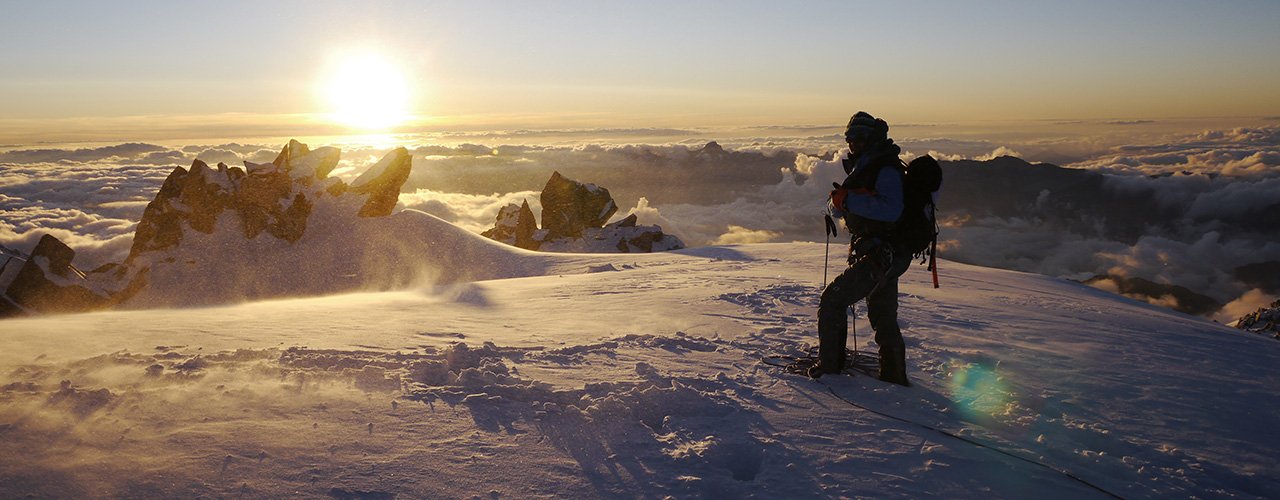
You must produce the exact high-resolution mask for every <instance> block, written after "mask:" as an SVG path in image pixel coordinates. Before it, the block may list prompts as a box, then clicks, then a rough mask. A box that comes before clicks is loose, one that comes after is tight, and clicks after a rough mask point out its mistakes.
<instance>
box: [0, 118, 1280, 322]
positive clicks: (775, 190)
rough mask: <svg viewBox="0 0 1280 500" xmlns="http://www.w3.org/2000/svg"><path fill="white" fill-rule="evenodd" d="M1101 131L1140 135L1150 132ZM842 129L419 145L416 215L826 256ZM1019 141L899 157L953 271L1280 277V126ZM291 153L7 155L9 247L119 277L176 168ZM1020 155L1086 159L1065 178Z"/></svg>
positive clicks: (1242, 298)
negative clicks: (591, 203) (613, 206)
mask: <svg viewBox="0 0 1280 500" xmlns="http://www.w3.org/2000/svg"><path fill="white" fill-rule="evenodd" d="M1088 126H1089V127H1094V128H1097V127H1104V128H1105V127H1110V129H1107V130H1125V131H1127V130H1136V129H1138V128H1141V127H1145V126H1148V124H1142V123H1136V124H1124V123H1110V124H1088ZM826 130H827V129H826V128H824V127H813V128H803V127H789V128H787V130H786V131H787V132H788V133H791V134H793V135H779V136H776V137H772V136H769V134H770V133H774V132H778V130H776V129H766V128H761V129H759V130H752V131H748V132H750V134H746V135H739V136H736V137H733V138H729V139H726V140H724V141H722V142H721V143H720V144H707V142H705V141H704V140H703V139H700V138H694V139H690V138H688V137H684V138H683V139H681V138H680V137H681V134H684V133H687V132H692V131H683V130H658V129H644V130H640V131H616V130H615V131H613V132H609V131H592V132H588V131H576V132H575V131H568V132H575V134H577V135H579V136H582V137H589V138H593V137H597V136H600V135H610V134H613V135H612V137H614V138H619V137H639V136H646V134H648V135H669V136H671V137H672V139H673V140H674V142H668V143H664V144H647V145H645V144H618V143H600V144H586V143H575V144H570V145H534V144H512V143H510V141H514V140H520V139H521V138H524V139H529V140H530V141H536V140H541V139H545V138H546V137H549V136H547V135H546V134H544V133H534V132H527V133H523V134H522V133H519V131H516V132H507V133H500V134H497V135H493V134H489V135H482V136H468V137H466V138H467V139H475V140H476V142H480V141H483V140H488V139H493V140H495V141H498V142H496V144H498V145H496V146H489V145H485V144H477V143H471V142H463V143H455V144H454V145H442V144H420V145H416V146H413V147H412V148H411V150H412V152H413V154H414V172H413V176H412V177H411V178H410V180H409V181H408V182H407V183H406V187H405V192H404V193H403V194H402V196H401V205H402V206H403V207H411V208H416V209H420V210H423V211H426V212H428V213H431V214H434V215H437V216H439V217H441V218H443V219H445V220H448V221H450V222H453V223H455V224H457V225H459V226H461V227H463V228H466V229H468V230H471V231H477V232H478V231H483V230H484V229H487V228H489V227H491V225H492V224H493V220H494V216H495V215H496V213H497V211H498V209H499V208H500V207H502V206H503V205H506V204H508V203H516V204H519V203H521V202H522V201H524V200H527V201H529V203H530V204H531V205H532V207H533V209H534V213H535V214H536V213H539V212H540V207H539V200H538V192H539V191H541V189H542V186H543V184H544V183H545V182H546V180H547V178H549V177H550V175H551V172H553V171H560V172H561V173H562V174H564V175H566V176H568V177H570V178H574V179H577V180H580V181H584V182H592V183H596V184H599V185H602V186H604V187H606V188H609V189H610V191H611V193H612V194H613V196H614V197H615V199H617V200H618V202H619V205H620V206H622V207H624V208H623V209H622V210H620V211H619V213H618V215H617V216H616V217H619V218H620V217H623V216H626V215H628V214H631V213H634V214H636V215H637V216H638V218H639V219H640V222H641V223H643V224H659V225H661V226H662V227H663V228H664V229H665V230H666V231H667V232H669V233H673V234H676V235H678V236H680V237H681V238H682V239H683V240H684V241H685V242H686V243H688V244H690V245H706V244H732V243H752V242H769V241H793V240H808V241H813V240H818V241H821V240H822V239H823V228H822V222H821V216H822V213H823V205H824V199H825V197H826V194H827V191H828V190H829V186H830V183H831V182H832V181H835V180H839V179H841V178H842V177H843V175H844V174H843V171H842V169H841V167H840V163H839V154H837V153H836V150H835V149H834V146H835V145H838V144H839V140H838V137H837V136H836V135H835V134H827V133H824V132H826ZM908 130H911V131H914V132H922V131H928V130H931V129H929V128H927V127H920V128H914V129H908ZM568 132H566V131H558V132H556V133H557V134H559V135H558V136H557V137H559V136H566V134H567V133H568ZM568 135H569V136H572V135H574V134H568ZM1008 137H1011V138H1012V139H1010V140H1000V141H995V140H985V139H966V138H947V137H932V138H930V137H907V138H904V139H903V140H901V141H900V142H901V143H902V144H903V145H904V148H905V149H906V150H907V151H908V152H907V153H904V156H908V157H909V156H914V155H917V154H922V153H925V152H932V153H933V154H935V156H937V157H939V158H942V159H945V160H950V162H949V163H946V168H947V169H948V170H947V171H948V178H947V184H946V185H944V192H943V196H942V200H941V208H942V214H943V215H944V217H945V219H944V222H945V223H946V227H945V230H944V233H943V240H944V241H943V256H944V257H947V258H952V259H956V260H961V261H965V262H971V263H976V264H981V265H990V266H997V267H1004V268H1011V269H1019V270H1024V271H1031V272H1038V273H1043V274H1049V275H1055V276H1064V277H1069V278H1074V279H1085V278H1089V277H1091V276H1093V275H1098V274H1112V275H1119V276H1130V277H1141V278H1145V279H1149V280H1152V281H1155V282H1158V283H1172V284H1178V285H1182V286H1186V287H1188V288H1191V289H1193V290H1196V291H1199V292H1201V293H1205V294H1208V295H1210V296H1212V297H1214V298H1215V299H1217V300H1219V301H1221V302H1223V303H1228V302H1230V303H1231V305H1230V307H1228V308H1227V309H1229V310H1231V311H1233V312H1232V314H1234V311H1236V310H1237V309H1242V308H1245V307H1247V306H1248V305H1251V304H1254V303H1258V302H1260V301H1262V300H1263V299H1265V298H1266V297H1269V295H1265V294H1262V292H1261V291H1258V292H1254V291H1252V290H1251V288H1250V287H1247V286H1245V285H1242V284H1241V283H1240V282H1239V281H1238V279H1239V278H1238V276H1236V275H1235V274H1234V273H1233V271H1234V270H1235V268H1237V267H1240V266H1243V265H1246V264H1253V263H1259V262H1268V261H1280V216H1277V214H1280V198H1277V197H1276V195H1275V193H1277V192H1280V126H1274V125H1272V126H1263V127H1252V128H1249V127H1245V128H1228V129H1221V130H1209V131H1205V132H1199V133H1193V134H1182V135H1168V134H1166V135H1160V136H1159V137H1158V140H1153V141H1150V142H1146V143H1121V144H1116V143H1117V142H1123V141H1125V140H1128V139H1126V138H1127V137H1128V136H1125V135H1123V133H1120V134H1119V135H1117V137H1112V138H1110V139H1106V140H1104V139H1101V138H1098V137H1092V136H1091V137H1075V138H1074V139H1055V138H1037V139H1025V138H1023V139H1020V140H1019V139H1018V138H1017V137H1016V136H1008ZM676 139H678V140H676ZM341 147H342V148H343V155H342V161H341V163H340V165H339V167H338V169H336V170H335V172H334V173H335V175H338V176H342V177H347V178H354V177H355V176H356V175H358V174H359V173H360V172H361V171H363V169H364V168H366V167H367V166H368V165H370V164H372V163H373V162H375V161H376V160H377V158H379V157H380V156H381V155H382V154H383V153H385V151H386V150H387V149H389V147H387V146H367V145H346V144H344V145H341ZM277 151H278V147H277V146H273V145H263V144H240V143H226V144H192V145H186V146H182V147H176V148H175V147H166V146H159V145H155V144H145V143H125V144H119V145H112V146H104V147H96V148H74V149H50V148H38V149H19V150H9V151H0V208H2V209H3V210H4V212H3V217H0V244H2V245H4V246H6V247H9V248H14V249H19V250H24V251H25V250H30V249H31V248H32V247H33V246H34V244H35V242H36V241H37V240H38V238H39V237H40V235H41V234H44V233H45V232H48V233H51V234H54V235H55V236H57V237H59V238H60V239H63V240H64V241H66V242H67V243H68V244H70V245H71V246H72V247H73V248H75V249H76V250H77V252H78V253H79V255H78V257H77V259H76V262H77V264H78V265H80V266H81V267H83V268H91V267H94V266H97V265H100V264H103V263H106V262H114V261H119V260H121V259H122V258H123V256H124V254H125V253H126V252H127V250H128V248H129V245H130V243H131V238H132V232H133V230H134V225H135V224H136V221H137V220H138V219H139V218H140V217H141V213H142V210H143V208H144V207H145V205H146V203H147V202H148V201H150V200H151V198H152V197H153V196H154V195H155V192H156V190H157V189H158V188H159V186H160V184H161V182H162V181H163V180H164V178H165V177H166V176H167V175H168V173H169V172H170V171H171V170H172V169H173V168H174V167H175V166H186V165H189V164H190V162H191V161H192V160H193V159H195V158H197V157H199V158H200V159H202V160H204V161H206V162H209V163H216V162H225V163H228V164H238V163H240V162H242V161H252V162H267V161H270V160H271V159H273V158H274V157H275V155H276V153H277ZM1003 155H1012V156H1019V155H1021V156H1023V157H1024V158H1032V159H1034V158H1055V157H1056V158H1067V159H1074V161H1073V162H1072V163H1071V164H1070V165H1069V166H1070V167H1071V168H1069V169H1059V168H1056V167H1052V166H1046V165H1028V164H1026V163H1023V162H1021V161H1016V160H1008V159H999V158H998V157H1001V156H1003ZM992 158H997V159H996V160H994V161H988V162H985V163H977V162H975V161H970V160H986V159H992ZM1002 183H1003V184H1002ZM841 243H843V236H842V237H841ZM1224 314H1226V313H1225V312H1224Z"/></svg>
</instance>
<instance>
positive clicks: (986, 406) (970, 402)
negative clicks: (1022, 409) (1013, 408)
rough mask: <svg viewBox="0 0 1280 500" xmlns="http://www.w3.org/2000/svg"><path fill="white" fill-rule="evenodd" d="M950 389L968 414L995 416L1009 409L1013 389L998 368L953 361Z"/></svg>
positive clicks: (953, 396)
mask: <svg viewBox="0 0 1280 500" xmlns="http://www.w3.org/2000/svg"><path fill="white" fill-rule="evenodd" d="M950 388H951V400H952V402H953V403H955V405H956V408H957V409H959V410H960V411H961V412H963V413H965V414H966V415H967V416H985V417H991V416H995V415H997V414H1000V413H1002V412H1004V411H1005V410H1006V409H1007V408H1008V403H1009V392H1008V391H1007V390H1006V387H1005V382H1004V380H1003V379H1002V378H1001V377H1000V376H999V375H998V374H997V373H996V370H995V367H988V366H985V365H983V364H978V363H955V362H953V366H952V372H951V383H950Z"/></svg>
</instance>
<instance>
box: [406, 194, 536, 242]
mask: <svg viewBox="0 0 1280 500" xmlns="http://www.w3.org/2000/svg"><path fill="white" fill-rule="evenodd" d="M539 194H540V193H539V192H537V191H520V192H515V193H494V194H490V195H474V194H464V193H445V192H441V191H432V190H429V189H418V190H416V191H414V192H411V193H400V205H401V206H402V207H403V208H412V209H415V210H421V211H423V212H426V213H429V214H431V215H434V216H436V217H439V218H441V219H444V220H446V221H448V222H450V223H452V224H454V225H456V226H458V227H461V228H463V229H466V230H468V231H473V232H477V233H479V232H483V231H485V230H488V229H489V228H492V227H493V224H494V221H495V220H496V218H497V216H498V210H499V209H501V208H502V207H504V206H507V205H508V204H515V205H520V204H521V203H523V202H525V201H528V202H529V208H530V209H532V210H533V213H534V215H535V216H537V215H538V214H541V213H542V203H541V201H540V200H539V198H538V196H539Z"/></svg>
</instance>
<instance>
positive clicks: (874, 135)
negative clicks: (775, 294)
mask: <svg viewBox="0 0 1280 500" xmlns="http://www.w3.org/2000/svg"><path fill="white" fill-rule="evenodd" d="M844 138H845V142H847V143H848V144H849V156H848V158H846V159H845V160H843V162H844V171H845V173H846V174H848V177H846V178H845V180H844V182H843V183H841V184H840V185H838V186H837V187H836V189H835V190H833V191H831V196H830V198H829V199H828V201H827V205H828V209H829V210H830V212H831V214H832V215H833V216H835V217H841V218H843V219H844V222H845V226H846V227H847V228H848V229H849V233H850V234H851V235H852V237H851V243H850V248H849V267H848V268H846V269H845V270H844V272H843V273H840V275H839V276H836V278H835V279H834V280H831V283H830V284H828V285H827V288H826V289H825V290H823V292H822V299H821V301H820V303H819V305H818V341H819V348H818V364H816V365H814V366H813V368H812V369H810V371H809V374H810V376H813V377H820V376H822V374H824V373H839V372H840V371H841V370H843V369H844V363H845V345H846V342H847V341H848V337H849V331H848V318H847V317H846V315H845V309H846V308H847V307H849V306H851V305H853V304H855V303H857V302H858V301H859V300H862V299H863V298H866V299H867V317H868V319H870V321H871V328H872V329H873V330H875V340H876V344H879V346H880V380H883V381H886V382H892V383H895V384H899V385H904V386H909V385H910V383H909V382H908V381H907V367H906V345H905V344H904V343H903V341H902V331H901V330H900V329H899V328H898V277H899V276H902V273H904V272H906V270H907V268H908V267H910V266H911V261H912V256H911V253H910V252H905V251H902V250H898V249H894V248H893V245H891V244H890V239H891V235H890V232H891V231H892V229H893V225H894V222H895V221H897V220H898V217H899V216H901V215H902V209H903V208H902V207H903V178H902V173H901V171H900V170H899V167H900V166H901V161H900V160H899V159H898V154H899V153H901V152H902V149H901V148H899V147H898V146H897V145H896V144H894V143H893V140H892V139H890V138H889V124H888V123H885V121H884V120H881V119H878V118H876V117H874V116H871V115H870V114H868V113H866V112H864V111H859V112H858V113H857V114H855V115H853V118H850V119H849V125H848V126H847V127H846V128H845V133H844Z"/></svg>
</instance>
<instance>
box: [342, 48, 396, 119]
mask: <svg viewBox="0 0 1280 500" xmlns="http://www.w3.org/2000/svg"><path fill="white" fill-rule="evenodd" d="M323 81H324V83H323V89H322V93H323V95H324V98H325V99H326V100H327V102H328V105H329V107H330V110H331V115H330V117H331V119H332V120H333V121H335V122H337V123H340V124H343V125H347V126H349V127H352V128H356V129H360V130H365V131H382V130H387V129H389V128H391V127H394V126H396V125H399V124H401V123H404V122H405V121H406V120H407V119H408V118H409V87H408V84H407V82H406V79H405V75H404V73H403V72H401V71H400V69H399V68H398V67H396V65H395V64H392V62H391V61H390V60H388V59H387V58H386V57H384V56H382V55H381V54H379V53H377V52H372V51H369V52H358V53H351V54H346V55H345V56H343V57H342V58H341V59H340V60H339V62H338V63H337V64H336V65H335V66H334V69H333V71H332V72H331V73H330V74H328V75H326V76H325V77H324V78H323Z"/></svg>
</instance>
